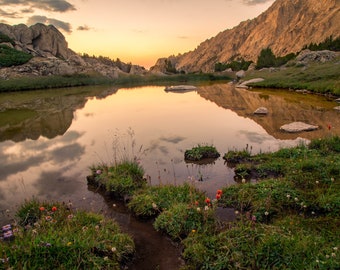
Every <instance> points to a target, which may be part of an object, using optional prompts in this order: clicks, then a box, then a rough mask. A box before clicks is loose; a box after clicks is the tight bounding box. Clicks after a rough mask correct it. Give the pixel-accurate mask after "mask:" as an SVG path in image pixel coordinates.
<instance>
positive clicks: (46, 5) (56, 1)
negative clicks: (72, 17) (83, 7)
mask: <svg viewBox="0 0 340 270" xmlns="http://www.w3.org/2000/svg"><path fill="white" fill-rule="evenodd" d="M8 5H23V6H25V7H26V8H27V6H30V7H34V8H39V9H42V10H47V11H56V12H67V11H71V10H76V8H75V7H74V6H73V5H72V4H70V3H69V2H67V1H65V0H0V6H8Z"/></svg>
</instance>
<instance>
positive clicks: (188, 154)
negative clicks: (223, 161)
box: [184, 144, 220, 161]
mask: <svg viewBox="0 0 340 270" xmlns="http://www.w3.org/2000/svg"><path fill="white" fill-rule="evenodd" d="M219 156H220V153H218V151H217V150H216V148H215V147H214V146H212V145H200V144H199V145H197V146H195V147H193V148H192V149H189V150H186V151H185V152H184V158H185V160H188V161H200V160H202V159H207V158H209V159H210V158H213V159H216V158H218V157H219Z"/></svg>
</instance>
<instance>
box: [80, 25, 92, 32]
mask: <svg viewBox="0 0 340 270" xmlns="http://www.w3.org/2000/svg"><path fill="white" fill-rule="evenodd" d="M77 30H78V31H89V30H91V27H89V26H87V25H80V26H78V28H77Z"/></svg>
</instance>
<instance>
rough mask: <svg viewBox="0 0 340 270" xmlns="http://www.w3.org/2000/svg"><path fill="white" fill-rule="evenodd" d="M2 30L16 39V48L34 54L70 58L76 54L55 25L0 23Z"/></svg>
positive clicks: (0, 29)
mask: <svg viewBox="0 0 340 270" xmlns="http://www.w3.org/2000/svg"><path fill="white" fill-rule="evenodd" d="M0 32H1V33H3V34H5V35H7V36H8V37H10V38H11V39H13V40H14V41H15V45H14V46H13V47H14V48H15V49H17V50H20V51H24V52H27V53H30V54H32V55H33V56H40V57H57V58H61V59H68V58H69V57H70V56H72V55H74V54H75V52H73V51H72V50H71V49H69V48H68V44H67V42H66V39H65V37H64V36H63V34H62V33H60V32H59V30H58V29H57V28H55V27H54V26H53V25H48V26H46V25H44V24H41V23H37V24H35V25H32V26H30V27H28V26H27V25H25V24H19V25H14V26H11V25H7V24H3V23H0Z"/></svg>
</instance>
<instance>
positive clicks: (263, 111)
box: [254, 107, 268, 115]
mask: <svg viewBox="0 0 340 270" xmlns="http://www.w3.org/2000/svg"><path fill="white" fill-rule="evenodd" d="M254 114H259V115H266V114H268V109H267V108H266V107H259V108H257V109H256V110H255V112H254Z"/></svg>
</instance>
